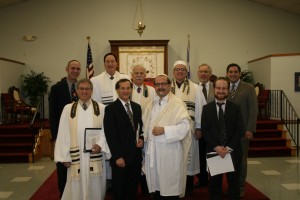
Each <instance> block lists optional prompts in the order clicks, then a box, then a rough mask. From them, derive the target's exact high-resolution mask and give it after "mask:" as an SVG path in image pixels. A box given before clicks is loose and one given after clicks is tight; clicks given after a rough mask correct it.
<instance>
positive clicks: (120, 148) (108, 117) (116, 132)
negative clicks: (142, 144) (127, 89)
mask: <svg viewBox="0 0 300 200" xmlns="http://www.w3.org/2000/svg"><path fill="white" fill-rule="evenodd" d="M130 105H131V109H132V112H133V119H134V127H135V130H137V128H138V124H139V130H140V131H139V133H138V134H139V138H141V139H143V137H142V128H143V122H142V110H141V106H140V105H139V104H137V103H135V102H133V101H130ZM104 132H105V136H106V140H107V143H108V146H109V148H110V151H111V153H112V158H111V164H112V165H114V166H116V160H117V159H119V158H121V157H123V159H124V160H125V163H126V165H128V164H132V163H134V162H137V161H138V162H139V161H141V160H142V150H141V148H137V147H136V131H134V130H133V127H132V125H131V122H130V119H129V116H128V114H127V112H126V110H125V108H124V106H123V104H122V102H121V101H120V100H119V99H117V100H116V101H114V102H113V103H111V104H109V105H108V106H106V107H105V115H104Z"/></svg>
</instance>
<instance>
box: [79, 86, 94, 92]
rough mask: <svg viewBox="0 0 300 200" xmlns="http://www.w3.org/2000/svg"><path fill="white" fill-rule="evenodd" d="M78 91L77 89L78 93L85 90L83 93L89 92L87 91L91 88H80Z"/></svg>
mask: <svg viewBox="0 0 300 200" xmlns="http://www.w3.org/2000/svg"><path fill="white" fill-rule="evenodd" d="M78 89H79V90H80V91H84V90H85V91H89V90H91V88H88V87H87V88H84V87H80V88H78Z"/></svg>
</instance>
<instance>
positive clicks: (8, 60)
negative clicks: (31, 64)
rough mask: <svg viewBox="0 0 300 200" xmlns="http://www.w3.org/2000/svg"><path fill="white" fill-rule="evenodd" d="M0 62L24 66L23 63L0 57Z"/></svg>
mask: <svg viewBox="0 0 300 200" xmlns="http://www.w3.org/2000/svg"><path fill="white" fill-rule="evenodd" d="M0 60H4V61H7V62H12V63H17V64H20V65H25V63H23V62H19V61H16V60H11V59H7V58H1V57H0Z"/></svg>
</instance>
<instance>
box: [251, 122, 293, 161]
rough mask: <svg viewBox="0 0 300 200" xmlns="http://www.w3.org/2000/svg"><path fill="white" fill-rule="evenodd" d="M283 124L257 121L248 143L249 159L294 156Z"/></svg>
mask: <svg viewBox="0 0 300 200" xmlns="http://www.w3.org/2000/svg"><path fill="white" fill-rule="evenodd" d="M283 127H284V126H283V123H282V122H281V121H277V120H258V121H257V128H256V133H254V135H253V139H252V140H251V141H250V147H249V152H248V153H249V155H248V156H249V157H250V158H251V157H283V156H296V153H297V152H296V151H297V150H296V148H295V147H292V144H291V143H292V142H291V141H292V140H291V139H290V138H289V137H288V133H287V131H285V130H284V129H283Z"/></svg>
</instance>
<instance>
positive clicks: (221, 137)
mask: <svg viewBox="0 0 300 200" xmlns="http://www.w3.org/2000/svg"><path fill="white" fill-rule="evenodd" d="M224 104H225V103H218V102H217V105H218V106H219V130H220V135H219V140H220V143H221V145H222V146H225V145H226V140H227V136H226V128H225V120H224V112H223V108H222V105H224Z"/></svg>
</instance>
